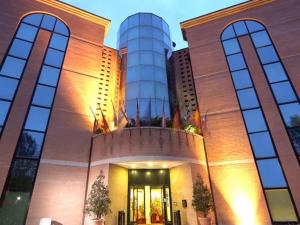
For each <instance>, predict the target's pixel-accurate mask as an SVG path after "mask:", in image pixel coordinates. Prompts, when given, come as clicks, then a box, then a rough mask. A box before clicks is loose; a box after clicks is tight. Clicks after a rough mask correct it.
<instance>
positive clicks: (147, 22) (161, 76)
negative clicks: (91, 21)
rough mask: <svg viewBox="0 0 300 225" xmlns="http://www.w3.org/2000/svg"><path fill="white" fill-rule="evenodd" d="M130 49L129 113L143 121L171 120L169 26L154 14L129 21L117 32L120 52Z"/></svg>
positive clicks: (131, 117) (142, 15)
mask: <svg viewBox="0 0 300 225" xmlns="http://www.w3.org/2000/svg"><path fill="white" fill-rule="evenodd" d="M123 48H127V66H126V67H127V69H126V74H127V75H126V97H125V98H126V112H127V116H128V118H129V119H134V118H135V117H136V115H137V110H138V109H139V116H140V118H141V119H142V120H148V119H151V118H155V117H162V112H163V109H164V112H165V116H166V117H167V118H168V117H170V104H169V94H168V81H167V70H166V60H167V59H168V58H170V57H171V54H172V47H171V39H170V30H169V26H168V24H167V23H166V22H165V21H164V20H163V19H162V18H161V17H158V16H156V15H154V14H151V13H138V14H135V15H132V16H130V17H128V18H127V19H126V20H125V21H123V23H122V24H121V26H120V28H119V31H118V49H119V50H120V51H121V49H123Z"/></svg>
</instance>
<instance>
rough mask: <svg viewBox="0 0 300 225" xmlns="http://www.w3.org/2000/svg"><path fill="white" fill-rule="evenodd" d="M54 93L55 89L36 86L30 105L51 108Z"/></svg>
mask: <svg viewBox="0 0 300 225" xmlns="http://www.w3.org/2000/svg"><path fill="white" fill-rule="evenodd" d="M54 93H55V88H53V87H47V86H44V85H40V84H38V85H37V87H36V89H35V93H34V97H33V100H32V104H34V105H40V106H45V107H51V105H52V101H53V97H54Z"/></svg>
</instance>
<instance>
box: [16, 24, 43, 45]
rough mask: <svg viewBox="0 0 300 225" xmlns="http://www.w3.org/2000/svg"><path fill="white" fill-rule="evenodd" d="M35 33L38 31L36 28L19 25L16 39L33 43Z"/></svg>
mask: <svg viewBox="0 0 300 225" xmlns="http://www.w3.org/2000/svg"><path fill="white" fill-rule="evenodd" d="M37 31H38V29H37V28H36V27H34V26H30V25H28V24H25V23H21V25H20V27H19V29H18V32H17V35H16V37H17V38H21V39H24V40H27V41H31V42H33V41H34V39H35V36H36V33H37Z"/></svg>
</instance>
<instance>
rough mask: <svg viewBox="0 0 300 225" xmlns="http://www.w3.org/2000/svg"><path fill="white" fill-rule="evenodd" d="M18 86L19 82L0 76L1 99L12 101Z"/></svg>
mask: <svg viewBox="0 0 300 225" xmlns="http://www.w3.org/2000/svg"><path fill="white" fill-rule="evenodd" d="M17 86H18V80H15V79H11V78H7V77H2V76H0V87H1V88H0V98H2V99H7V100H12V99H13V97H14V94H15V91H16V89H17Z"/></svg>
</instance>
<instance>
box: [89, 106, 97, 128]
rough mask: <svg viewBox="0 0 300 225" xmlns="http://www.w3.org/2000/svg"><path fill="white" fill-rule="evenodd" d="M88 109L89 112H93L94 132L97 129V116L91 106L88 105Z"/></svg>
mask: <svg viewBox="0 0 300 225" xmlns="http://www.w3.org/2000/svg"><path fill="white" fill-rule="evenodd" d="M90 110H91V112H92V114H93V116H94V127H93V132H95V131H97V129H98V120H97V117H96V115H95V113H94V111H93V109H92V107H91V106H90Z"/></svg>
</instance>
